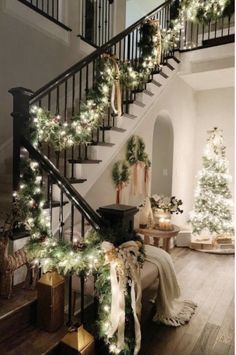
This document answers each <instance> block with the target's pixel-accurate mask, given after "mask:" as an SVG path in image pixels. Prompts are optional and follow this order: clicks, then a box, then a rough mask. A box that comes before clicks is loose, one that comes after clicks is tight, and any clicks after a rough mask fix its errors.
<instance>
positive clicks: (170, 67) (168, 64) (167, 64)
mask: <svg viewBox="0 0 236 355" xmlns="http://www.w3.org/2000/svg"><path fill="white" fill-rule="evenodd" d="M165 65H166V66H167V68H169V69H170V70H172V71H173V70H175V68H174V67H173V65H171V64H170V63H168V62H167V63H166V64H165Z"/></svg>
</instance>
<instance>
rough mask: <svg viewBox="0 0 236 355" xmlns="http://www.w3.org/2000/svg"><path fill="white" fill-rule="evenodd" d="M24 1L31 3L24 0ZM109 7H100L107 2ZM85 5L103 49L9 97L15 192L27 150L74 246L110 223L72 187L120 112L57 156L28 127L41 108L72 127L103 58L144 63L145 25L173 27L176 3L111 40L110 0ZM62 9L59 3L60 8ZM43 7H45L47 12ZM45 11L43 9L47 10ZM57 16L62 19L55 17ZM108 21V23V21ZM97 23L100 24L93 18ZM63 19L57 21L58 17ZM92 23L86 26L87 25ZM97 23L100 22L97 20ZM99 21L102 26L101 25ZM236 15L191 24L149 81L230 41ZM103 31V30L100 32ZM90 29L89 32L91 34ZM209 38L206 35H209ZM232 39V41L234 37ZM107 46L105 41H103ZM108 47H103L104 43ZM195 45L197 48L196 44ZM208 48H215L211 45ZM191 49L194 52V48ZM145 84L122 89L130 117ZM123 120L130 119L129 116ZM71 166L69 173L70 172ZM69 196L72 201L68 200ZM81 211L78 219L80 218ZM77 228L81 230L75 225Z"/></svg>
mask: <svg viewBox="0 0 236 355" xmlns="http://www.w3.org/2000/svg"><path fill="white" fill-rule="evenodd" d="M19 1H21V2H24V3H25V2H27V3H28V2H29V3H31V6H36V7H37V6H38V2H36V5H35V4H34V5H33V4H32V1H26V0H24V1H23V0H19ZM103 2H104V3H105V4H104V6H105V7H104V8H103V9H102V8H100V5H101V6H102V3H103ZM86 3H87V2H86V1H83V11H82V16H83V18H84V20H83V21H84V22H83V25H82V36H83V37H85V39H89V40H91V41H97V44H98V45H101V44H102V45H101V47H99V48H97V49H96V50H95V51H94V52H92V53H91V54H90V55H88V56H87V57H86V58H84V59H82V60H81V61H80V62H78V63H76V64H75V65H73V66H72V67H71V68H69V69H68V70H66V71H65V72H63V73H62V74H60V75H59V76H58V77H56V78H55V79H54V80H52V81H50V82H49V83H48V84H47V85H45V86H44V87H42V88H41V89H39V90H37V91H36V92H34V93H33V92H32V91H31V90H26V89H24V88H15V89H11V90H10V93H11V94H12V95H13V97H14V102H13V113H12V116H13V118H14V129H13V134H14V137H13V138H14V148H13V155H14V158H13V190H14V191H17V190H18V188H19V182H20V155H21V148H24V149H26V151H27V152H28V153H27V154H29V156H30V157H31V159H33V160H35V161H36V162H38V163H39V166H40V168H41V171H42V176H43V183H42V188H43V189H44V191H45V196H46V201H47V203H46V205H45V207H46V209H47V210H48V213H49V218H50V227H51V232H52V233H53V232H54V231H53V229H52V215H53V208H55V207H57V208H59V220H58V223H57V225H58V228H57V235H58V238H60V239H63V238H65V233H64V232H65V230H64V225H65V223H67V225H68V226H69V230H70V233H69V241H70V242H72V243H73V241H74V234H75V232H77V233H78V232H79V235H80V238H81V240H82V241H83V237H84V235H85V231H86V228H88V227H89V226H90V227H92V228H95V229H99V228H101V227H102V226H104V225H105V224H106V222H105V221H104V219H103V218H102V217H100V216H99V215H98V214H97V213H96V212H95V211H94V210H93V209H92V208H91V207H90V206H89V204H88V203H87V202H86V201H85V199H84V198H83V197H82V196H81V195H80V194H79V192H78V191H77V190H76V189H75V188H74V187H73V184H74V183H77V184H78V183H83V181H84V179H83V176H76V175H75V166H76V164H83V163H86V164H98V163H99V160H96V159H93V157H91V156H90V147H91V146H93V145H99V144H101V145H105V146H106V145H107V146H109V145H110V142H107V141H106V132H107V131H109V130H111V129H115V128H117V114H116V112H114V110H113V109H112V108H111V106H110V105H109V106H108V108H107V109H106V112H105V113H104V115H103V118H102V120H101V122H100V125H99V127H97V128H96V129H94V130H93V131H92V133H91V143H90V144H82V143H81V144H78V145H74V146H72V147H71V148H68V149H64V150H63V151H62V152H58V151H55V150H53V149H52V147H51V146H50V144H43V145H41V146H39V148H38V149H36V148H35V147H33V145H32V144H31V142H29V140H28V139H27V138H26V137H27V133H28V132H27V128H28V127H29V118H30V109H31V108H32V107H33V106H34V105H36V106H38V107H41V108H42V109H44V110H48V111H50V112H52V113H53V114H55V115H60V117H61V121H62V123H70V122H71V119H72V117H73V116H74V115H75V114H79V113H80V112H81V110H82V106H83V103H85V102H86V100H87V98H88V93H89V90H91V89H93V88H95V87H96V85H99V80H100V74H99V63H100V60H101V58H102V57H103V56H104V55H106V54H109V55H112V56H114V57H116V58H117V59H118V61H120V62H123V63H130V65H131V66H132V67H133V68H134V70H136V69H137V68H138V67H139V66H140V64H141V63H142V60H143V59H142V50H141V48H140V46H139V42H140V39H141V31H140V30H141V27H142V25H143V24H144V23H145V22H146V20H147V18H149V19H158V20H159V21H160V26H161V29H162V30H163V29H166V30H167V29H168V28H169V24H170V21H171V17H170V5H171V1H167V2H165V3H164V4H162V5H160V6H158V7H157V8H156V9H155V10H154V11H152V12H151V13H149V14H148V15H147V16H145V17H143V18H142V19H140V20H139V21H137V22H136V23H134V24H133V25H131V26H130V27H129V28H127V29H125V30H124V31H123V32H122V33H120V34H118V35H117V36H115V37H114V38H112V39H109V37H110V35H111V32H110V27H111V23H110V22H109V21H110V15H109V11H110V6H111V5H110V4H109V2H108V1H105V0H104V1H102V0H99V1H97V2H96V4H97V5H98V7H96V8H95V9H94V12H93V23H92V20H91V19H89V18H87V17H86V11H87V10H88V8H87V7H86V6H87V5H85V4H86ZM57 6H58V5H57ZM43 9H44V8H43ZM43 9H41V11H44V10H43ZM56 16H58V15H56ZM107 16H108V17H109V19H108V17H107ZM94 19H95V20H94ZM56 20H58V17H56ZM86 21H87V22H86ZM89 21H91V24H92V25H91V27H90V28H89V29H87V25H88V22H89ZM94 21H95V22H94ZM99 21H100V22H99ZM233 21H234V20H233V16H231V17H228V20H226V19H219V20H217V21H215V22H214V24H213V23H212V24H211V23H210V24H209V25H208V27H206V25H199V24H193V23H191V24H190V23H187V24H186V26H185V29H184V32H183V30H182V31H180V41H179V44H178V45H177V47H176V48H173V49H171V50H163V51H162V56H161V66H158V65H156V66H155V67H154V68H153V69H152V71H151V72H150V75H149V78H148V82H150V81H152V79H153V75H154V74H157V73H160V74H162V66H165V65H169V63H168V59H170V58H173V57H174V55H175V51H180V50H181V51H185V50H190V49H193V47H194V48H199V47H200V48H201V47H204V41H205V40H210V39H216V38H222V37H224V36H225V37H227V38H228V37H229V35H232V34H233V32H234V31H233V29H232V25H233ZM97 29H98V30H97ZM86 31H87V32H86ZM206 34H207V35H206ZM231 40H233V39H232V38H231ZM104 42H106V43H104ZM103 43H104V44H103ZM193 43H194V45H193ZM207 45H211V44H210V43H209V42H208V44H207ZM190 47H191V48H190ZM145 87H146V85H145V84H144V85H143V86H142V87H139V88H138V90H134V89H131V88H125V89H124V88H123V89H122V110H123V113H126V114H128V113H129V107H130V104H132V103H133V102H134V101H135V99H136V94H137V91H138V92H140V91H142V90H144V89H145ZM123 119H126V118H125V116H124V117H123ZM68 166H70V169H68ZM55 186H57V188H58V189H59V191H60V200H59V201H56V202H55V201H54V200H53V188H54V187H55ZM65 197H66V198H67V200H66V199H65ZM66 208H67V209H69V211H70V213H69V219H67V220H65V218H66V217H67V215H66V214H65V212H64V211H65V209H66ZM75 213H77V215H75ZM78 220H79V221H80V231H78V230H75V226H76V222H77V221H78ZM76 228H77V227H76ZM81 290H82V295H81V318H80V320H81V322H83V311H84V292H83V290H84V279H83V277H82V278H81ZM68 308H69V311H68V313H69V316H68V322H69V323H71V322H72V276H69V277H68Z"/></svg>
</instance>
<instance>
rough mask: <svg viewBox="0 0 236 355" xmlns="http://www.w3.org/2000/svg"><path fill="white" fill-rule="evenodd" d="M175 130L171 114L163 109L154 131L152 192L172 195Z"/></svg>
mask: <svg viewBox="0 0 236 355" xmlns="http://www.w3.org/2000/svg"><path fill="white" fill-rule="evenodd" d="M173 148H174V132H173V126H172V122H171V119H170V116H169V114H168V113H167V112H165V111H162V112H160V114H159V115H158V117H157V119H156V122H155V125H154V132H153V146H152V184H151V193H152V195H153V194H158V195H165V196H171V192H172V170H173Z"/></svg>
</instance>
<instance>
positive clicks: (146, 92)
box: [143, 89, 154, 96]
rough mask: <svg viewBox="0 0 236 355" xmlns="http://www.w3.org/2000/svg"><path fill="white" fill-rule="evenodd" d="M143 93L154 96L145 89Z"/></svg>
mask: <svg viewBox="0 0 236 355" xmlns="http://www.w3.org/2000/svg"><path fill="white" fill-rule="evenodd" d="M143 93H144V94H146V95H148V96H154V94H153V92H151V91H150V90H147V89H145V90H143Z"/></svg>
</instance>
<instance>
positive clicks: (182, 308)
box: [145, 245, 197, 327]
mask: <svg viewBox="0 0 236 355" xmlns="http://www.w3.org/2000/svg"><path fill="white" fill-rule="evenodd" d="M145 252H146V260H147V261H149V262H151V263H153V264H154V265H156V267H157V268H158V273H159V287H158V290H157V295H156V298H155V300H153V302H154V303H155V305H156V313H155V315H154V317H153V320H154V321H159V322H161V323H164V324H166V325H169V326H172V327H179V326H181V325H183V324H185V323H187V322H189V320H190V318H191V316H192V315H193V313H194V312H195V308H196V307H197V305H196V304H195V303H193V302H191V301H183V300H181V299H180V298H179V297H180V288H179V285H178V281H177V278H176V274H175V270H174V265H173V261H172V259H171V256H170V255H169V254H168V253H167V252H165V251H164V250H162V249H160V248H156V247H153V246H150V245H146V246H145Z"/></svg>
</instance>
